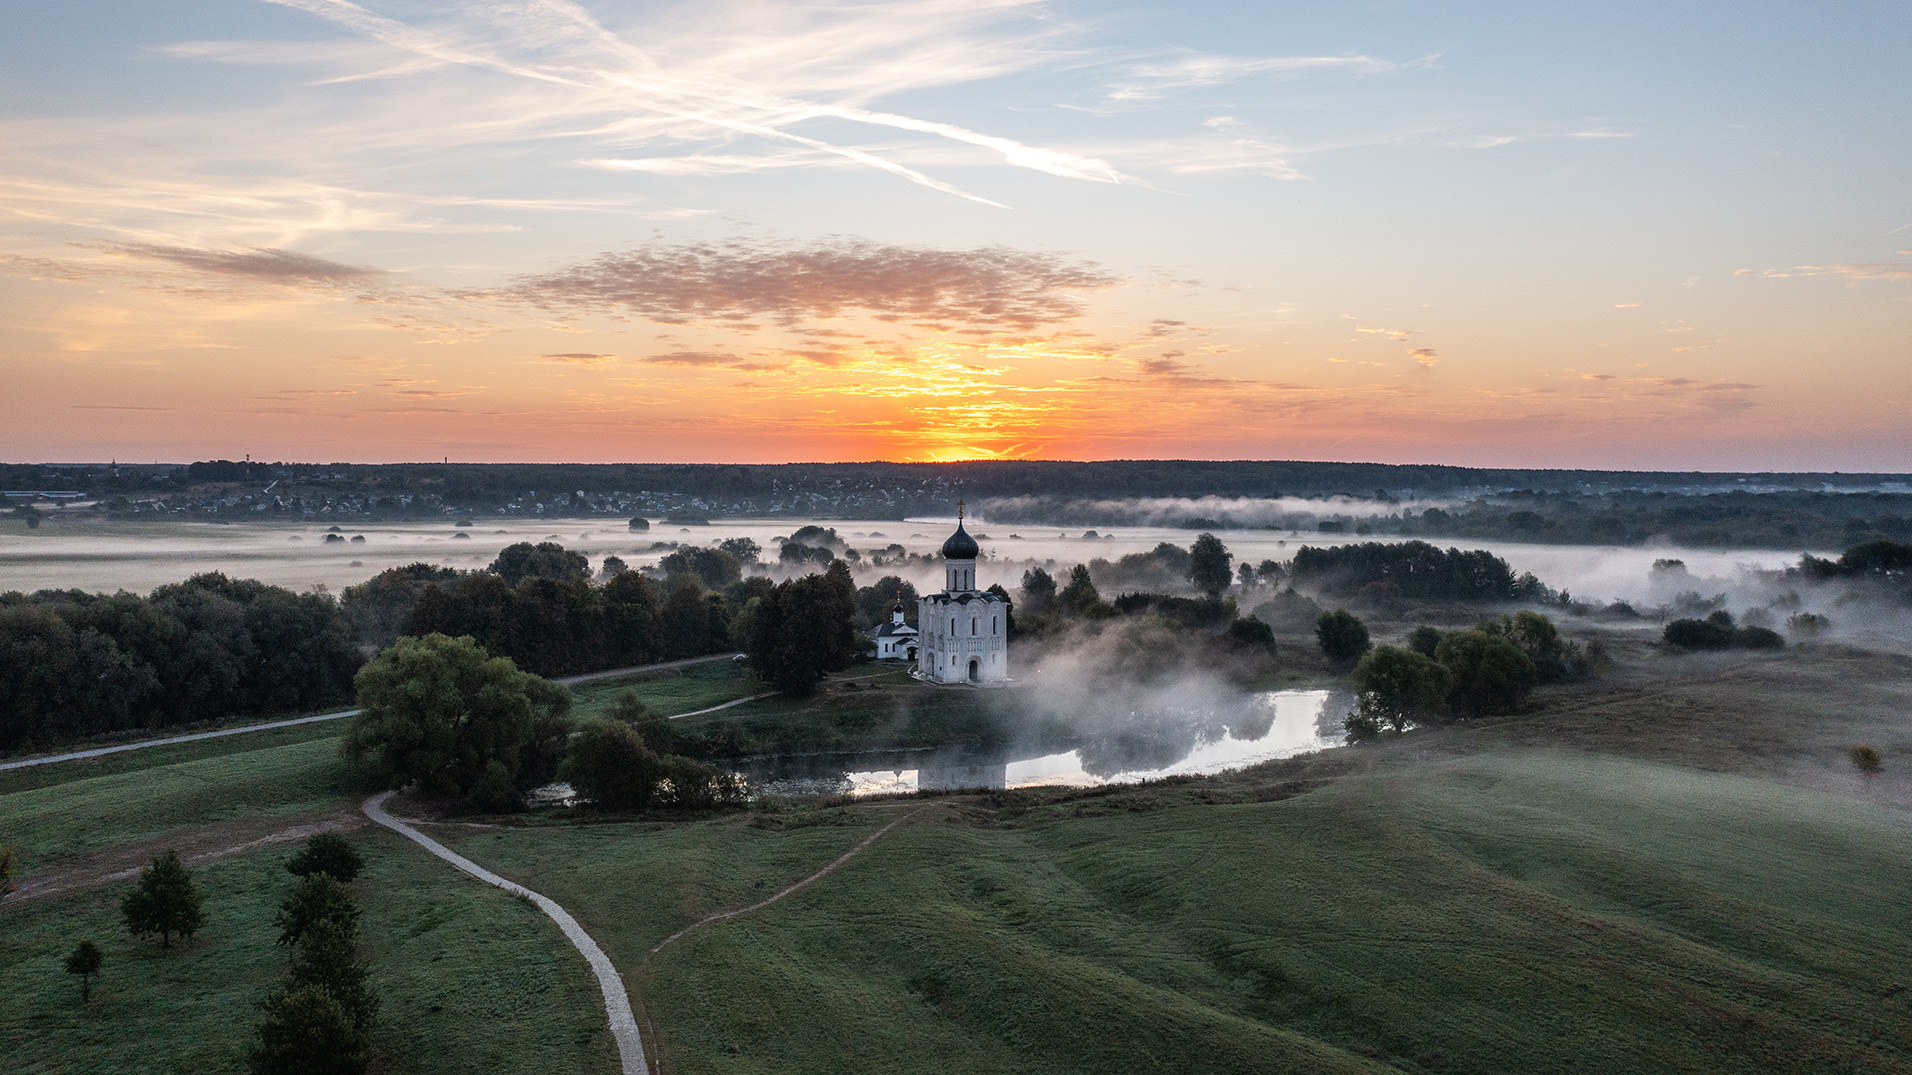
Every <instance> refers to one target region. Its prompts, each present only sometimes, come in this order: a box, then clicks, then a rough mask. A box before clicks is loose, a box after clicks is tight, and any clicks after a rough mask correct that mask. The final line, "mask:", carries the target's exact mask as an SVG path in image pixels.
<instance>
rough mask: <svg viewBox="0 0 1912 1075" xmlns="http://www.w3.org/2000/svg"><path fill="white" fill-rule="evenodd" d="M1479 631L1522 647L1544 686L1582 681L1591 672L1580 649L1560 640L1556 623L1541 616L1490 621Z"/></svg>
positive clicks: (1521, 614)
mask: <svg viewBox="0 0 1912 1075" xmlns="http://www.w3.org/2000/svg"><path fill="white" fill-rule="evenodd" d="M1478 629H1479V630H1482V631H1485V632H1487V633H1488V634H1491V635H1499V636H1500V637H1502V638H1505V639H1506V640H1507V641H1509V642H1512V643H1513V644H1514V645H1516V646H1519V647H1520V650H1521V652H1522V653H1525V654H1526V655H1527V659H1528V660H1530V661H1532V662H1534V674H1535V676H1536V677H1537V678H1538V680H1539V681H1540V682H1541V683H1564V682H1566V681H1568V680H1572V679H1582V678H1584V677H1585V676H1586V675H1587V674H1588V673H1589V672H1590V671H1591V668H1590V662H1589V661H1588V659H1587V657H1586V655H1585V654H1584V653H1582V652H1581V650H1580V647H1579V646H1578V645H1575V644H1574V643H1572V642H1568V641H1566V640H1565V639H1563V638H1561V637H1560V632H1559V630H1558V629H1556V628H1555V627H1554V625H1553V621H1552V620H1550V619H1548V618H1547V617H1545V616H1542V615H1541V614H1540V613H1538V612H1516V613H1514V614H1513V615H1512V616H1502V617H1501V618H1500V619H1497V620H1488V621H1487V622H1486V623H1483V624H1481V625H1480V627H1479V628H1478Z"/></svg>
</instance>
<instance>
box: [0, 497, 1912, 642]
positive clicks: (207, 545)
mask: <svg viewBox="0 0 1912 1075" xmlns="http://www.w3.org/2000/svg"><path fill="white" fill-rule="evenodd" d="M1176 503H1185V504H1195V505H1199V504H1202V503H1204V501H1203V500H1188V501H1178V502H1176ZM812 522H814V523H815V525H818V526H823V527H828V528H833V529H834V530H835V531H836V533H837V535H838V538H839V541H840V545H839V546H838V548H839V549H840V550H856V552H857V556H856V559H855V560H854V561H853V565H854V567H853V570H854V573H855V574H856V576H857V580H858V582H859V583H860V584H863V585H868V584H869V583H871V582H874V581H875V580H876V579H878V578H881V577H883V576H885V575H897V576H900V577H902V578H904V579H905V580H907V581H909V582H910V583H911V584H912V585H914V586H915V587H916V588H917V589H918V591H919V592H932V591H935V590H940V589H941V588H942V586H943V573H942V566H941V561H940V558H939V556H938V550H939V549H940V548H941V546H942V542H943V540H944V538H946V537H947V536H948V535H949V533H950V531H951V530H953V529H954V528H955V523H956V520H955V518H954V516H948V517H937V518H914V519H907V520H902V521H897V520H837V519H829V520H805V519H788V518H783V519H754V520H752V519H744V520H725V521H720V522H715V523H710V524H706V525H689V526H680V525H675V524H669V523H664V522H653V524H652V526H651V529H650V530H649V531H644V532H639V531H632V530H630V529H628V528H627V527H626V525H625V523H624V521H623V520H616V519H610V520H607V519H564V520H554V519H529V520H527V519H497V518H493V519H485V518H479V519H477V520H476V521H475V525H473V526H471V527H455V526H453V525H452V524H451V523H450V522H449V521H446V522H431V523H419V522H394V523H363V524H356V525H341V526H340V533H339V535H338V536H340V537H342V538H344V539H345V540H344V541H339V542H332V543H328V542H327V541H326V540H325V538H326V536H327V532H328V528H329V525H330V523H329V520H328V521H326V522H318V523H310V524H286V523H267V522H262V523H257V524H249V523H235V524H221V523H179V522H163V523H138V524H101V525H96V526H91V527H86V528H75V529H76V530H78V532H57V531H55V530H54V528H53V527H52V526H47V527H42V528H41V530H38V531H25V532H15V533H8V534H5V535H0V591H6V590H23V591H33V590H38V589H64V588H78V589H83V590H90V591H95V592H107V593H110V592H112V591H115V590H120V589H125V590H131V591H134V592H139V593H145V592H150V591H151V590H152V589H153V588H155V587H158V586H161V585H164V584H166V583H171V582H178V581H180V580H181V579H184V578H185V577H187V576H188V575H191V574H194V573H197V572H201V571H223V572H225V573H227V574H229V575H233V576H235V577H245V578H256V579H259V580H260V581H262V582H268V583H272V584H274V585H279V586H285V587H288V588H291V589H294V590H301V591H303V590H308V589H311V588H313V587H315V586H324V587H326V588H327V589H329V590H331V591H332V592H334V593H336V592H338V591H339V590H341V589H343V588H344V587H346V586H350V585H354V584H356V583H360V582H363V581H365V580H366V579H367V578H370V577H371V576H372V575H375V574H377V573H378V572H380V571H383V570H385V569H387V568H391V567H398V566H402V565H404V564H409V563H413V562H416V561H421V560H422V561H426V562H430V563H437V564H444V565H448V566H452V567H460V568H467V569H476V568H482V567H484V566H485V565H486V564H489V563H490V562H491V561H492V559H493V558H495V557H496V556H497V554H498V552H499V550H501V549H502V548H504V547H505V546H506V545H509V544H512V543H515V542H520V541H533V542H536V541H556V542H559V543H560V544H562V545H564V546H565V547H566V548H568V549H572V550H574V551H577V552H581V553H583V554H584V555H585V556H587V557H589V558H590V560H591V564H592V567H593V569H596V568H598V567H600V566H601V565H602V564H603V561H604V558H605V557H607V556H617V557H619V558H621V559H623V560H624V561H625V562H626V563H627V564H628V565H629V566H631V567H634V568H642V567H655V566H656V565H657V563H658V562H659V561H660V560H661V559H662V558H663V557H664V556H666V555H668V554H669V553H670V552H671V551H673V550H674V549H675V548H677V547H680V546H713V545H715V544H717V543H718V542H720V541H723V540H725V539H728V538H735V537H745V538H749V539H751V540H753V541H756V542H757V543H758V544H759V545H760V546H762V548H763V554H762V556H763V559H764V561H765V563H764V564H763V565H761V566H759V567H758V568H756V570H759V571H763V572H766V573H769V574H771V575H772V576H773V577H781V576H783V575H785V574H787V573H788V571H787V570H785V569H783V568H781V567H779V565H778V564H777V562H776V561H777V550H778V548H779V546H780V544H781V539H784V538H787V537H789V536H790V535H792V534H793V533H794V532H795V531H796V530H797V529H798V528H799V527H802V526H804V525H806V524H807V523H812ZM61 529H62V530H65V527H62V528H61ZM970 530H971V532H972V533H974V534H975V535H976V536H977V538H978V540H979V541H981V543H982V544H983V563H982V564H981V565H979V567H978V571H977V575H978V581H979V583H981V584H982V585H984V586H987V585H989V584H990V583H1000V584H1001V585H1003V586H1004V587H1005V588H1006V589H1008V590H1010V591H1011V593H1012V594H1013V593H1014V592H1015V590H1016V589H1017V587H1018V586H1019V585H1020V584H1021V579H1022V574H1023V572H1024V571H1025V570H1027V569H1028V568H1030V567H1032V566H1041V567H1044V568H1046V569H1047V570H1049V571H1050V572H1051V573H1052V574H1055V575H1057V576H1058V578H1060V577H1061V576H1062V575H1063V574H1064V573H1066V572H1067V571H1068V569H1069V568H1070V567H1071V566H1073V565H1075V564H1078V563H1084V564H1086V563H1089V562H1091V561H1093V560H1095V559H1104V560H1110V561H1114V560H1117V559H1120V558H1121V557H1122V556H1124V555H1127V554H1130V553H1138V552H1147V551H1148V550H1150V549H1153V548H1154V547H1155V546H1156V545H1157V544H1159V543H1162V542H1168V543H1170V544H1174V545H1179V546H1181V547H1183V548H1186V547H1188V545H1189V543H1190V542H1191V541H1193V539H1194V537H1195V534H1194V532H1192V531H1189V530H1186V529H1181V528H1178V527H1167V526H1149V527H1144V526H1124V527H1115V528H1102V529H1100V530H1096V531H1094V532H1093V533H1094V536H1093V537H1089V536H1086V535H1087V534H1088V533H1089V531H1085V530H1079V529H1072V528H1061V527H1056V526H1036V525H1014V526H1011V525H1002V524H997V523H992V522H990V521H989V520H987V519H977V520H971V526H970ZM1215 533H1216V535H1217V536H1218V537H1220V538H1221V540H1222V541H1223V542H1224V543H1225V544H1226V545H1227V546H1228V548H1229V550H1230V551H1231V552H1232V553H1233V554H1234V555H1235V557H1236V559H1237V561H1238V562H1240V561H1246V562H1249V563H1253V564H1259V563H1261V562H1262V561H1264V560H1273V561H1276V562H1278V563H1279V562H1286V561H1287V560H1289V559H1290V558H1292V557H1293V555H1294V553H1295V550H1296V549H1298V548H1300V547H1301V546H1302V545H1314V546H1317V547H1320V546H1327V545H1334V544H1345V543H1350V542H1359V541H1364V540H1371V539H1367V538H1360V537H1354V536H1349V535H1322V534H1317V533H1308V532H1305V531H1280V530H1266V529H1241V530H1237V529H1221V530H1217V531H1215ZM361 536H362V537H363V538H364V539H365V540H364V541H363V542H356V541H353V540H352V539H353V538H355V537H361ZM1430 540H1431V539H1430ZM1436 543H1437V544H1440V545H1442V546H1443V547H1445V546H1447V545H1457V546H1459V547H1462V548H1469V549H1473V548H1482V549H1487V550H1488V551H1490V552H1493V553H1494V554H1495V555H1497V556H1500V557H1502V558H1504V559H1505V560H1507V562H1508V563H1509V564H1510V565H1511V566H1512V567H1513V569H1514V570H1515V571H1516V572H1527V571H1531V572H1532V573H1533V574H1534V575H1535V576H1537V577H1538V578H1540V579H1541V581H1543V582H1545V583H1546V584H1547V585H1549V586H1551V587H1553V588H1555V589H1557V590H1564V591H1567V592H1569V593H1571V594H1572V596H1573V598H1574V599H1575V600H1577V601H1584V602H1590V603H1594V604H1601V605H1605V604H1609V603H1611V602H1615V601H1621V602H1626V603H1627V604H1629V605H1632V606H1634V607H1635V608H1637V609H1640V610H1642V611H1646V610H1650V609H1657V608H1661V607H1666V606H1672V605H1675V604H1677V603H1678V599H1679V598H1680V595H1681V594H1686V593H1692V594H1698V595H1699V596H1700V597H1701V598H1704V599H1711V598H1714V597H1716V596H1720V595H1723V596H1724V605H1723V607H1725V608H1726V609H1728V610H1729V611H1731V612H1733V613H1734V615H1735V616H1739V617H1744V616H1745V615H1747V614H1749V613H1750V614H1752V615H1753V616H1754V618H1755V619H1758V618H1760V617H1762V616H1764V617H1766V618H1768V619H1770V620H1773V621H1774V622H1775V626H1776V627H1783V626H1784V621H1785V620H1786V619H1787V618H1788V617H1790V616H1791V615H1793V614H1795V613H1797V612H1811V613H1816V614H1819V615H1823V616H1826V617H1828V618H1829V619H1830V620H1831V621H1832V628H1833V631H1834V633H1835V636H1840V637H1850V638H1852V639H1854V640H1867V639H1870V640H1888V641H1890V640H1904V639H1905V638H1906V637H1907V636H1908V635H1912V628H1909V627H1908V626H1907V624H1906V619H1907V617H1906V613H1905V611H1904V610H1903V609H1902V608H1899V607H1897V606H1891V605H1887V604H1882V603H1880V602H1876V601H1871V600H1869V599H1868V598H1867V596H1866V591H1865V589H1864V588H1863V587H1848V586H1843V585H1835V584H1825V585H1807V584H1805V583H1804V582H1803V581H1802V580H1792V581H1788V580H1786V579H1784V578H1783V577H1781V575H1780V573H1781V572H1783V571H1784V569H1785V568H1787V567H1789V566H1792V565H1794V564H1796V563H1797V562H1798V555H1797V554H1796V553H1791V552H1778V551H1752V550H1736V551H1720V550H1716V549H1694V548H1683V547H1677V546H1652V547H1638V546H1596V545H1540V544H1530V543H1524V542H1509V541H1491V540H1461V541H1454V542H1447V541H1440V542H1436ZM1825 554H1827V555H1830V553H1825ZM1664 560H1679V561H1681V562H1682V564H1683V566H1684V571H1683V572H1681V573H1669V572H1664V571H1655V570H1654V564H1655V562H1657V561H1664ZM805 570H814V568H805ZM1263 593H1264V594H1265V593H1266V591H1263ZM1104 596H1105V597H1113V596H1115V594H1114V593H1105V594H1104ZM1255 601H1256V598H1255V597H1254V596H1253V595H1244V596H1243V600H1242V604H1243V606H1244V611H1247V610H1248V609H1250V608H1252V607H1253V605H1254V603H1255Z"/></svg>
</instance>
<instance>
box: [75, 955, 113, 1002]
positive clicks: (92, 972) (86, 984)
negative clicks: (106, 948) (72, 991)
mask: <svg viewBox="0 0 1912 1075" xmlns="http://www.w3.org/2000/svg"><path fill="white" fill-rule="evenodd" d="M105 962H106V957H105V956H104V955H102V954H100V946H99V945H97V944H94V943H93V942H92V941H81V942H80V943H79V947H77V948H75V949H73V951H72V953H71V954H70V955H68V956H67V957H66V972H67V973H68V974H77V975H79V976H80V1000H81V1001H82V1002H85V1001H88V1000H92V999H93V979H94V978H97V977H99V973H100V965H101V964H103V963H105Z"/></svg>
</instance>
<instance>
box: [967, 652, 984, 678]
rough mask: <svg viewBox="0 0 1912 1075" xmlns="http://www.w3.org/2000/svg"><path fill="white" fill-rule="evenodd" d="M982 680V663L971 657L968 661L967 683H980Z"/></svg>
mask: <svg viewBox="0 0 1912 1075" xmlns="http://www.w3.org/2000/svg"><path fill="white" fill-rule="evenodd" d="M982 680H983V662H981V661H979V660H977V659H976V658H974V657H971V658H970V659H969V681H970V682H971V683H981V682H982Z"/></svg>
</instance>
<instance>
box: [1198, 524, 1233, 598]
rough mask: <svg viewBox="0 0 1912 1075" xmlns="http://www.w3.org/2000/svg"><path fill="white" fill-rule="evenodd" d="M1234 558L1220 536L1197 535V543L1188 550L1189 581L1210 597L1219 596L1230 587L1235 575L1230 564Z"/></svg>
mask: <svg viewBox="0 0 1912 1075" xmlns="http://www.w3.org/2000/svg"><path fill="white" fill-rule="evenodd" d="M1234 558H1235V556H1234V554H1233V553H1231V552H1229V551H1228V546H1226V545H1223V544H1222V541H1221V539H1220V538H1218V537H1216V536H1215V535H1213V534H1202V535H1200V536H1198V537H1196V539H1195V544H1194V545H1193V546H1191V547H1190V548H1189V550H1188V581H1190V582H1192V583H1194V584H1195V588H1196V589H1198V590H1200V591H1202V592H1203V593H1205V594H1208V595H1209V596H1210V597H1216V596H1219V595H1220V594H1221V592H1222V591H1223V590H1226V589H1228V583H1229V580H1231V579H1232V578H1233V577H1234V575H1233V571H1232V569H1231V568H1230V567H1229V566H1228V564H1229V561H1231V560H1233V559H1234Z"/></svg>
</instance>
